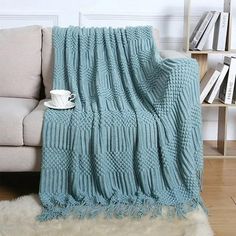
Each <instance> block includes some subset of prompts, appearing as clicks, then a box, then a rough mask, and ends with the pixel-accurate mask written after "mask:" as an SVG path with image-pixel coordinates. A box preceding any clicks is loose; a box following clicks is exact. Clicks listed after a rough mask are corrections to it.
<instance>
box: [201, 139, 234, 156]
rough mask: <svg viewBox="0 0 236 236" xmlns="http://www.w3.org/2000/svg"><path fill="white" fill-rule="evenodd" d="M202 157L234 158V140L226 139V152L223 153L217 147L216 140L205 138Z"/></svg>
mask: <svg viewBox="0 0 236 236" xmlns="http://www.w3.org/2000/svg"><path fill="white" fill-rule="evenodd" d="M203 149H204V157H205V158H235V153H236V141H234V140H229V141H227V153H226V155H223V154H222V153H221V152H220V151H219V150H218V148H217V141H216V140H205V141H204V142H203Z"/></svg>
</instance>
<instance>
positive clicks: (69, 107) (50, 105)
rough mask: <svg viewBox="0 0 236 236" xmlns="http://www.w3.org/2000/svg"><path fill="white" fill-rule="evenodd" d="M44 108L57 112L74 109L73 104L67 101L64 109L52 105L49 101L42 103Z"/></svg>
mask: <svg viewBox="0 0 236 236" xmlns="http://www.w3.org/2000/svg"><path fill="white" fill-rule="evenodd" d="M44 106H46V107H49V108H52V109H57V110H65V109H71V108H73V107H75V103H74V102H70V101H68V103H67V105H66V106H65V107H57V106H54V105H53V103H52V101H51V100H49V101H46V102H44Z"/></svg>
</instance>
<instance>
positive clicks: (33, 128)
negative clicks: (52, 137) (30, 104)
mask: <svg viewBox="0 0 236 236" xmlns="http://www.w3.org/2000/svg"><path fill="white" fill-rule="evenodd" d="M45 101H47V99H44V100H41V101H40V102H39V104H38V106H37V107H36V108H35V109H34V110H33V111H32V112H31V113H30V114H28V115H27V116H26V117H25V119H24V144H25V145H26V146H42V137H41V135H42V128H43V116H44V112H45V110H46V107H45V106H44V105H43V104H44V102H45Z"/></svg>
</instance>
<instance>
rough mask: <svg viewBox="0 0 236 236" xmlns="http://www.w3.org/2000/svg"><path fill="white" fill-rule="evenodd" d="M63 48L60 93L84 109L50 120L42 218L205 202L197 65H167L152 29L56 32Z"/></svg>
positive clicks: (59, 51) (172, 210) (50, 115)
mask: <svg viewBox="0 0 236 236" xmlns="http://www.w3.org/2000/svg"><path fill="white" fill-rule="evenodd" d="M53 48H54V57H55V58H54V78H53V87H54V88H56V89H68V90H70V91H72V92H73V93H75V94H76V100H75V103H76V107H75V108H74V109H68V110H53V109H48V110H47V111H46V113H45V117H44V127H43V159H42V167H41V179H40V191H39V196H40V199H41V202H42V205H43V211H42V214H41V215H40V216H39V220H42V221H43V220H49V219H53V218H59V217H66V216H67V215H75V216H77V217H81V218H83V217H93V216H96V215H97V214H100V213H102V214H103V215H105V216H115V217H123V216H133V217H140V216H142V215H146V214H150V215H151V216H157V215H161V214H162V213H163V207H166V208H167V209H168V214H169V215H176V214H177V215H184V214H186V213H187V212H189V211H191V210H192V209H194V208H196V207H197V206H198V205H199V204H200V205H202V200H201V197H200V191H201V173H202V168H203V158H202V156H203V155H202V137H201V109H200V102H199V74H198V66H197V63H196V61H195V60H193V59H188V58H186V59H174V60H173V59H172V60H171V59H164V60H163V59H162V58H161V57H160V55H159V53H158V51H157V49H156V46H155V43H154V39H153V37H152V28H151V27H127V28H118V29H113V28H79V27H69V28H59V27H54V28H53Z"/></svg>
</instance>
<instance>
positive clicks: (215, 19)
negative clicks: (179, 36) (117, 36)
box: [189, 11, 229, 51]
mask: <svg viewBox="0 0 236 236" xmlns="http://www.w3.org/2000/svg"><path fill="white" fill-rule="evenodd" d="M228 23H229V13H228V12H217V11H208V12H205V13H204V14H203V15H202V17H201V19H200V20H199V22H198V24H197V26H196V28H195V29H194V31H193V33H192V35H191V37H190V39H189V49H190V50H193V51H195V50H197V51H201V50H203V48H204V45H205V44H206V42H207V40H208V39H209V36H210V35H211V32H212V31H213V32H214V36H213V39H212V42H211V44H212V49H213V50H217V51H224V50H225V48H226V39H227V32H228Z"/></svg>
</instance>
